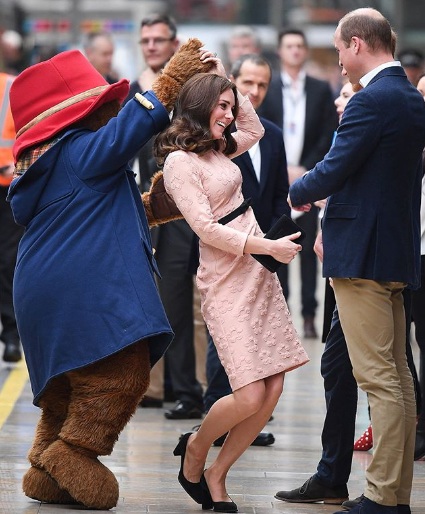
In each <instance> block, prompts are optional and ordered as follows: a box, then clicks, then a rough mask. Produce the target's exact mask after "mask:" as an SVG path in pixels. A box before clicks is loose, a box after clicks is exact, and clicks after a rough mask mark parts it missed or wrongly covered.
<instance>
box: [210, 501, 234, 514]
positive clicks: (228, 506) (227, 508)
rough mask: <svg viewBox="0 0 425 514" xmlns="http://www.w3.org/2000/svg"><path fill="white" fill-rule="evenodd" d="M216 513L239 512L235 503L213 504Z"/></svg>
mask: <svg viewBox="0 0 425 514" xmlns="http://www.w3.org/2000/svg"><path fill="white" fill-rule="evenodd" d="M213 504H214V505H213V506H214V512H238V506H237V505H236V503H235V502H233V501H230V502H213Z"/></svg>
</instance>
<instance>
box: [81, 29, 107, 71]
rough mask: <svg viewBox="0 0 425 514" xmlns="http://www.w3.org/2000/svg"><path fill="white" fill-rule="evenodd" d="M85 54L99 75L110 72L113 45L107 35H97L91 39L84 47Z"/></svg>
mask: <svg viewBox="0 0 425 514" xmlns="http://www.w3.org/2000/svg"><path fill="white" fill-rule="evenodd" d="M86 55H87V59H88V60H89V61H90V62H91V64H92V65H93V66H94V67H95V68H96V70H97V71H98V72H99V73H100V74H101V75H103V76H104V77H106V75H109V74H110V73H111V70H112V58H113V56H114V45H113V43H112V41H111V40H110V39H109V38H108V37H105V36H102V35H99V36H98V37H96V38H95V39H93V42H92V44H91V46H90V47H89V48H87V49H86Z"/></svg>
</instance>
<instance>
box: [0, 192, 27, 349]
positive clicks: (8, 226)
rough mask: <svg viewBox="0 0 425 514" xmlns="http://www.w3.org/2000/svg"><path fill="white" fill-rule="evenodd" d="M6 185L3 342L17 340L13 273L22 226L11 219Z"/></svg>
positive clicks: (0, 311)
mask: <svg viewBox="0 0 425 514" xmlns="http://www.w3.org/2000/svg"><path fill="white" fill-rule="evenodd" d="M7 191H8V188H7V187H0V319H1V324H2V327H3V329H2V332H1V340H2V341H4V342H5V343H8V342H13V343H16V342H19V334H18V329H17V327H16V318H15V310H14V308H13V275H14V272H15V264H16V254H17V251H18V244H19V241H20V239H21V237H22V235H23V233H24V229H23V227H21V226H19V225H17V224H16V223H15V220H14V219H13V215H12V209H11V208H10V204H9V203H8V202H6V196H7Z"/></svg>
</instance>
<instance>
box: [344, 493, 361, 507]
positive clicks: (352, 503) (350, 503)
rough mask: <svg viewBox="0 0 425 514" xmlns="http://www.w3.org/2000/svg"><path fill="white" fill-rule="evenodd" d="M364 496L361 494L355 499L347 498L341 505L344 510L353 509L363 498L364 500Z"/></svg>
mask: <svg viewBox="0 0 425 514" xmlns="http://www.w3.org/2000/svg"><path fill="white" fill-rule="evenodd" d="M363 498H364V496H363V495H361V496H358V497H357V498H354V500H347V501H345V502H343V503H342V505H341V507H342V508H343V509H344V510H351V509H353V508H354V507H355V506H356V505H358V504H359V503H360V502H361V501H362V500H363Z"/></svg>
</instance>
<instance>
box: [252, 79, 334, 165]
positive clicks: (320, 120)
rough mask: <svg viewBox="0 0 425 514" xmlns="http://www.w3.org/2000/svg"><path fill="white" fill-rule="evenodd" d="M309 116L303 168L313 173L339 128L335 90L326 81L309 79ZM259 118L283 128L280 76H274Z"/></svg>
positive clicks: (306, 90)
mask: <svg viewBox="0 0 425 514" xmlns="http://www.w3.org/2000/svg"><path fill="white" fill-rule="evenodd" d="M305 94H306V113H305V132H304V145H303V149H302V152H301V158H300V165H301V166H304V167H305V168H306V169H308V170H309V169H311V168H312V167H313V166H314V165H315V164H316V163H317V162H319V161H321V160H322V159H323V156H324V155H325V154H326V152H327V151H328V150H329V147H330V146H331V143H332V137H333V133H334V131H335V130H336V128H337V126H338V116H337V113H336V110H335V106H334V99H333V95H332V90H331V88H330V86H329V84H328V83H327V82H326V81H324V80H319V79H316V78H314V77H310V76H309V75H307V76H306V78H305ZM258 115H259V116H263V117H264V118H267V119H268V120H270V121H272V122H273V123H275V124H276V125H277V126H278V127H280V128H283V117H284V112H283V94H282V79H281V77H280V72H278V73H277V74H276V75H274V76H273V78H272V80H271V82H270V86H269V89H268V91H267V95H266V97H265V98H264V101H263V103H262V105H261V107H260V108H259V109H258Z"/></svg>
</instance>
